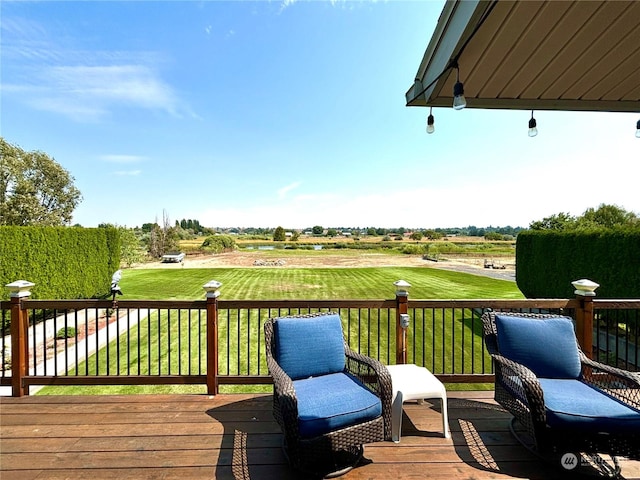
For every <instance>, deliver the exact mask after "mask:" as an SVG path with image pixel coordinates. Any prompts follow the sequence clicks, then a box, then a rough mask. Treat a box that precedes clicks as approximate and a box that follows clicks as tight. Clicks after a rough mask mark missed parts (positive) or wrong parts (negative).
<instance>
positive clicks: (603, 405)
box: [539, 378, 640, 434]
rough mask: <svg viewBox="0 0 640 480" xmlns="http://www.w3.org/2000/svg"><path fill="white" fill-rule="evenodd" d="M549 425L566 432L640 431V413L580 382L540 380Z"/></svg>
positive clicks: (551, 379) (553, 379)
mask: <svg viewBox="0 0 640 480" xmlns="http://www.w3.org/2000/svg"><path fill="white" fill-rule="evenodd" d="M539 380H540V386H541V387H542V392H543V394H544V405H545V409H546V413H547V425H549V426H550V427H552V428H560V429H563V430H567V431H575V432H576V433H577V434H579V433H581V432H585V433H586V432H591V433H594V432H614V431H615V432H617V433H626V432H628V433H632V432H636V433H637V432H640V411H638V410H636V409H633V408H630V407H628V406H627V405H625V404H623V403H621V402H620V401H618V400H617V399H616V398H614V397H612V396H610V395H608V394H607V393H605V392H603V391H601V390H598V389H596V388H593V387H591V386H589V385H587V384H585V383H583V382H581V381H580V380H572V379H557V378H540V379H539Z"/></svg>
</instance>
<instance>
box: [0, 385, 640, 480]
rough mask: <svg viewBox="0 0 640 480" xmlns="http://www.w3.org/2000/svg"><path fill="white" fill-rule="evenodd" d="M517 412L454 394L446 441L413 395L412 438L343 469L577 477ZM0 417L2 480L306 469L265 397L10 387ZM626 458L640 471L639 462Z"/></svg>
mask: <svg viewBox="0 0 640 480" xmlns="http://www.w3.org/2000/svg"><path fill="white" fill-rule="evenodd" d="M436 403H437V402H436ZM509 420H510V416H509V415H508V414H507V413H506V412H504V411H503V410H502V409H501V408H500V407H499V406H498V405H496V404H495V403H494V402H493V400H492V392H460V393H457V392H450V393H449V423H450V427H451V431H452V438H451V439H445V438H443V437H442V432H441V429H442V424H441V422H440V412H439V407H438V408H435V407H432V406H431V405H430V404H429V403H428V402H427V403H426V404H425V405H418V404H416V403H406V404H405V416H404V419H403V422H404V425H403V437H402V441H401V443H399V444H394V443H392V442H381V443H376V444H371V445H367V446H366V448H365V459H364V461H363V462H362V464H361V465H360V466H359V467H358V468H356V469H354V470H352V471H351V472H349V473H348V474H347V475H345V476H344V477H342V478H343V479H345V480H356V479H357V480H364V479H367V480H369V479H370V480H375V479H381V480H382V479H384V480H387V479H395V480H400V479H418V478H420V479H440V480H442V479H503V478H531V479H553V478H578V477H576V476H575V475H567V474H566V473H565V472H564V471H562V469H561V468H559V467H558V468H556V467H551V466H549V465H546V464H543V463H541V462H540V461H539V460H538V459H537V458H536V457H534V456H533V455H531V454H530V453H529V452H527V451H526V450H525V449H524V448H522V447H521V446H520V445H519V444H517V443H516V442H515V441H514V439H513V438H512V436H511V434H510V433H509V430H508V424H509ZM0 425H1V432H0V477H1V478H2V479H3V480H13V479H63V478H64V479H103V478H105V479H119V480H121V479H130V478H136V479H155V478H158V479H160V478H161V479H174V478H175V479H181V480H185V479H214V478H216V479H244V480H246V479H256V480H263V479H274V480H287V479H294V478H305V477H304V476H301V475H298V474H296V473H295V472H293V471H292V470H290V468H289V467H288V465H287V464H286V461H285V458H284V456H283V454H282V451H281V448H280V444H281V438H282V437H281V434H280V432H279V428H278V425H277V424H276V423H275V421H274V420H273V417H272V415H271V397H270V396H265V395H219V396H217V397H215V398H211V397H208V396H194V395H173V396H155V395H139V396H78V397H75V396H74V397H71V396H64V397H63V396H59V397H45V396H32V397H23V398H6V397H5V398H1V399H0ZM622 464H623V476H624V478H636V479H638V478H640V462H632V461H623V462H622Z"/></svg>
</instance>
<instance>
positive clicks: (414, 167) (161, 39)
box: [0, 0, 640, 228]
mask: <svg viewBox="0 0 640 480" xmlns="http://www.w3.org/2000/svg"><path fill="white" fill-rule="evenodd" d="M442 6H443V2H441V1H392V0H389V1H386V2H385V1H341V0H334V1H319V0H318V1H302V0H298V1H294V0H288V1H287V0H285V1H275V0H274V1H257V2H248V1H227V2H225V1H173V2H172V1H159V2H152V1H137V2H130V1H102V2H81V1H68V2H56V1H42V2H13V1H2V3H1V4H0V8H1V12H0V13H1V15H2V17H1V27H2V31H1V34H2V37H1V48H2V50H1V67H2V70H1V90H0V94H1V104H0V110H1V112H0V113H1V117H0V128H1V135H2V136H3V137H4V138H5V139H6V140H7V141H8V142H10V143H13V144H17V145H19V146H20V147H21V148H23V149H24V150H41V151H44V152H46V153H47V154H49V155H50V156H52V157H53V158H55V160H56V161H57V162H58V163H60V164H61V165H62V166H63V167H64V168H66V169H67V170H68V171H69V172H70V173H71V175H72V176H73V177H74V178H75V185H76V186H77V187H78V188H79V189H80V191H81V192H82V195H83V201H82V202H81V203H80V205H79V206H78V208H77V209H76V211H75V213H74V219H73V223H80V224H82V225H84V226H97V225H98V224H99V223H104V222H108V223H114V224H118V225H126V226H129V227H133V226H136V225H138V226H139V225H142V224H143V223H146V222H153V221H156V220H157V221H161V220H162V218H163V211H164V212H166V214H167V215H168V216H169V218H170V220H171V221H172V222H173V221H175V220H180V219H183V218H186V219H189V218H191V219H197V220H199V221H200V223H201V224H203V225H205V226H211V227H213V226H216V227H236V226H238V227H248V226H256V227H276V226H278V225H281V226H284V227H285V228H304V227H309V226H313V225H323V226H325V227H329V226H334V227H338V226H345V227H346V226H350V227H358V226H359V227H366V226H376V227H405V228H414V227H423V228H435V227H455V226H468V225H476V226H488V225H493V226H506V225H511V226H524V227H526V226H528V225H529V223H530V222H532V221H534V220H540V219H542V218H544V217H546V216H549V215H551V214H555V213H559V212H568V213H570V214H572V215H580V214H582V213H583V212H584V210H586V209H587V208H589V207H597V206H598V205H599V204H601V203H607V204H615V205H618V206H621V207H623V208H625V209H626V210H629V211H634V212H640V195H639V194H638V177H639V172H640V140H638V139H637V138H635V137H634V133H635V123H636V121H637V120H638V114H613V113H570V112H542V111H541V112H536V118H537V121H538V129H539V132H540V133H539V135H538V136H537V137H535V138H529V137H528V136H527V123H528V120H529V117H530V112H528V111H520V112H518V111H488V110H475V109H464V110H462V111H454V110H453V109H449V108H446V109H445V108H439V109H436V110H434V115H435V118H436V133H435V134H433V135H426V133H425V123H426V117H427V115H428V110H427V109H425V108H416V107H412V108H409V107H406V106H405V97H404V94H405V92H406V90H407V89H408V88H409V87H410V86H411V84H412V83H413V79H414V76H415V73H416V71H417V69H418V65H419V63H420V60H421V59H422V56H423V54H424V50H425V48H426V46H427V44H428V42H429V39H430V37H431V34H432V32H433V29H434V27H435V25H436V22H437V19H438V16H439V14H440V11H441V10H442Z"/></svg>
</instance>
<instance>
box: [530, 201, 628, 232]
mask: <svg viewBox="0 0 640 480" xmlns="http://www.w3.org/2000/svg"><path fill="white" fill-rule="evenodd" d="M625 225H627V226H633V225H640V218H638V216H637V215H636V214H635V213H633V212H627V211H626V210H625V209H624V208H621V207H618V206H616V205H606V204H604V203H601V204H600V205H599V206H598V208H597V209H594V208H588V209H587V210H585V212H584V213H583V214H582V215H581V216H580V217H578V218H576V217H572V216H571V215H569V214H568V213H562V212H561V213H557V214H555V215H551V216H549V217H545V218H543V219H542V220H538V221H535V222H531V224H530V225H529V228H530V229H531V230H572V229H577V228H580V229H588V228H593V227H604V228H612V227H616V226H625Z"/></svg>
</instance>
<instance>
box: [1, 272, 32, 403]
mask: <svg viewBox="0 0 640 480" xmlns="http://www.w3.org/2000/svg"><path fill="white" fill-rule="evenodd" d="M34 285H35V283H31V282H28V281H26V280H18V281H16V282H13V283H9V284H7V285H6V287H7V288H8V289H9V291H10V293H9V296H10V298H11V395H13V396H14V397H22V396H24V395H29V389H28V388H25V387H24V384H23V380H24V377H26V376H27V363H28V358H29V315H28V313H27V310H26V309H24V308H23V304H22V300H23V299H24V298H27V297H29V296H31V287H33V286H34Z"/></svg>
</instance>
